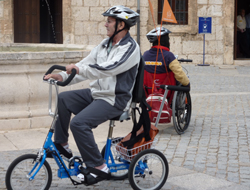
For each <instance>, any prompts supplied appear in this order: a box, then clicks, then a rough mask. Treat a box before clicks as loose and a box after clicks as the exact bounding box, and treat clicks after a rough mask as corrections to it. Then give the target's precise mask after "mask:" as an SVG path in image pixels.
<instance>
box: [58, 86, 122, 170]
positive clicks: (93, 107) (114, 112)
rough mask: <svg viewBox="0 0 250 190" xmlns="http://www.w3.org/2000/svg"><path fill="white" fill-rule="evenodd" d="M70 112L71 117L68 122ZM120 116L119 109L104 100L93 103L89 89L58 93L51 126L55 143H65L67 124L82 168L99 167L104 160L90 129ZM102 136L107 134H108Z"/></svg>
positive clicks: (120, 111)
mask: <svg viewBox="0 0 250 190" xmlns="http://www.w3.org/2000/svg"><path fill="white" fill-rule="evenodd" d="M71 113H73V114H74V115H75V116H74V117H73V119H72V120H71V122H70V119H71ZM122 113H123V111H122V110H118V109H117V108H115V107H114V106H112V105H110V104H109V103H107V102H106V101H104V100H101V99H96V100H94V99H93V98H92V96H91V91H90V89H82V90H74V91H66V92H62V93H60V94H59V97H58V115H59V117H58V120H57V122H56V126H55V136H54V139H55V142H56V143H65V142H67V141H68V136H69V134H68V129H69V123H70V129H71V131H72V133H73V136H74V139H75V141H76V145H77V147H78V149H79V152H80V154H81V156H82V158H83V161H84V163H85V164H86V166H88V167H96V166H100V165H102V164H103V163H104V160H103V158H102V155H101V153H100V151H99V149H98V147H97V144H96V143H95V139H94V136H93V132H92V129H93V128H96V127H97V126H98V125H99V124H101V123H103V122H105V121H107V120H109V119H112V118H114V117H116V116H119V115H121V114H122ZM103 135H108V131H107V133H106V134H103Z"/></svg>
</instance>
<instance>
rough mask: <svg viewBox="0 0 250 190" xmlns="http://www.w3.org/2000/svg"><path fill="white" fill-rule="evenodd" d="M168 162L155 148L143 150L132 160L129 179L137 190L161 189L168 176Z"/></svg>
mask: <svg viewBox="0 0 250 190" xmlns="http://www.w3.org/2000/svg"><path fill="white" fill-rule="evenodd" d="M168 171H169V168H168V162H167V159H166V158H165V156H164V155H163V154H162V153H161V152H159V151H158V150H155V149H147V150H143V151H142V152H140V153H139V154H137V155H136V156H135V158H134V159H133V160H132V161H131V163H130V167H129V172H128V179H129V182H130V185H131V187H132V188H133V189H135V190H142V189H144V190H158V189H161V188H162V186H163V185H164V184H165V182H166V180H167V178H168Z"/></svg>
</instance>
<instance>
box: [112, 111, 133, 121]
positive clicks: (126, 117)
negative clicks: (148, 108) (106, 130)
mask: <svg viewBox="0 0 250 190" xmlns="http://www.w3.org/2000/svg"><path fill="white" fill-rule="evenodd" d="M129 119H130V117H129V111H125V112H123V113H122V114H121V115H120V116H117V117H114V118H112V119H110V120H114V121H123V120H129Z"/></svg>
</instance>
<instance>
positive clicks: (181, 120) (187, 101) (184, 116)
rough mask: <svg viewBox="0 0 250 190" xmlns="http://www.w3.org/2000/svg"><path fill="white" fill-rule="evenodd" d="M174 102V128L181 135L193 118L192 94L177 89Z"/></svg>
mask: <svg viewBox="0 0 250 190" xmlns="http://www.w3.org/2000/svg"><path fill="white" fill-rule="evenodd" d="M172 102H173V103H172V112H173V124H174V129H175V131H176V132H177V133H178V134H179V135H181V134H183V133H184V132H185V130H186V129H187V128H188V126H189V123H190V120H191V113H192V102H191V96H190V94H189V92H182V91H175V93H174V97H173V101H172Z"/></svg>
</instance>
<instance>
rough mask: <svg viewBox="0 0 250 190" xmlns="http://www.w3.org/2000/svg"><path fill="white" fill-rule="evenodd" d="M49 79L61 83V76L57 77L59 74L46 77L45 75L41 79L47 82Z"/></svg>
mask: <svg viewBox="0 0 250 190" xmlns="http://www.w3.org/2000/svg"><path fill="white" fill-rule="evenodd" d="M50 78H53V79H55V80H57V81H63V78H62V76H61V75H59V74H48V75H45V76H44V78H43V79H44V80H48V79H50Z"/></svg>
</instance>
